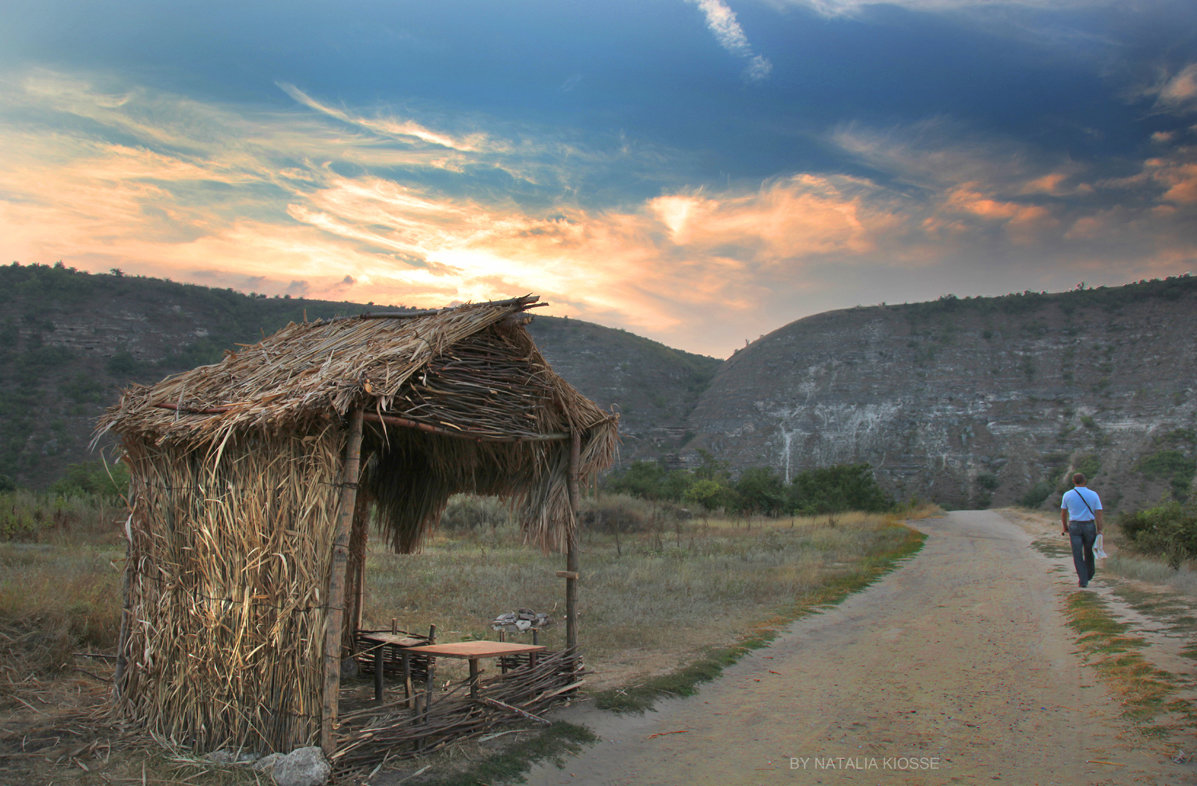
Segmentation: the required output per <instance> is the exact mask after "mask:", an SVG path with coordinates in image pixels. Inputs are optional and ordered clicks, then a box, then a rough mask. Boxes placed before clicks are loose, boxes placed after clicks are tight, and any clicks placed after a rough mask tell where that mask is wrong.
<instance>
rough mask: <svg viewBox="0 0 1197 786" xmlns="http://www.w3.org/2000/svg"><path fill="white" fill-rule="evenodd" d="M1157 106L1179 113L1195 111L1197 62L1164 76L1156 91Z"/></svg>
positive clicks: (1196, 102)
mask: <svg viewBox="0 0 1197 786" xmlns="http://www.w3.org/2000/svg"><path fill="white" fill-rule="evenodd" d="M1156 105H1157V107H1159V108H1161V109H1164V110H1167V111H1170V112H1176V113H1179V114H1192V113H1194V112H1197V63H1190V64H1189V65H1187V66H1185V67H1184V68H1182V69H1180V71H1178V72H1176V73H1175V74H1172V75H1170V76H1168V77H1166V78H1165V79H1164V80H1163V81H1162V83H1161V84H1160V85H1159V87H1158V89H1157V92H1156Z"/></svg>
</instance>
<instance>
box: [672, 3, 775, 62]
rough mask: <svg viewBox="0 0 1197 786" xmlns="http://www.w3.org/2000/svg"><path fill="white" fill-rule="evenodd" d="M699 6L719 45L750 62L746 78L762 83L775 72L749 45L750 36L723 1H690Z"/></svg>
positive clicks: (766, 60) (765, 59)
mask: <svg viewBox="0 0 1197 786" xmlns="http://www.w3.org/2000/svg"><path fill="white" fill-rule="evenodd" d="M688 2H690V3H693V4H694V5H696V6H698V8H699V9H700V10H701V11H702V13H703V15H704V16H705V17H706V20H707V28H708V29H710V31H711V32H712V33H713V34H714V36H715V40H716V41H718V42H719V45H720V46H721V47H723V48H724V49H726V50H727V51H728V52H730V53H731V54H733V55H735V56H736V57H740V58H743V59H745V60H747V61H748V67H747V68H746V69H745V71H744V76H745V77H746V78H748V79H750V80H752V81H754V82H755V81H760V80H762V79H764V78H766V77H767V76H769V74H770V73H771V72H772V71H773V64H772V63H771V62H769V60H768V59H767V58H765V57H764V56H762V55H758V54H756V53H755V52H754V51H753V49H752V45H751V44H749V43H748V36H746V35H745V34H744V29H743V28H742V27H740V23H739V22H738V21H736V14H735V12H734V11H732V10H731V9H730V8H728V6H727V4H726V3H724V2H723V0H688Z"/></svg>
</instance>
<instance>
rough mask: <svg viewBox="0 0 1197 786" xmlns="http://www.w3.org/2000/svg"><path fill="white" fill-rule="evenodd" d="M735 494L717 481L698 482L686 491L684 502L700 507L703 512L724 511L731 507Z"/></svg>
mask: <svg viewBox="0 0 1197 786" xmlns="http://www.w3.org/2000/svg"><path fill="white" fill-rule="evenodd" d="M734 499H735V493H734V492H733V491H732V490H731V489H729V488H728V487H727V486H724V485H723V484H722V483H719V482H718V481H715V480H709V479H707V480H698V481H695V482H694V485H693V486H691V487H690V488H688V489H686V493H685V495H684V496H683V497H682V501H683V502H688V503H691V504H694V505H699V506H700V507H702V509H703V510H722V509H724V508H727V507H729V506H730V504H731V502H732V501H733V500H734Z"/></svg>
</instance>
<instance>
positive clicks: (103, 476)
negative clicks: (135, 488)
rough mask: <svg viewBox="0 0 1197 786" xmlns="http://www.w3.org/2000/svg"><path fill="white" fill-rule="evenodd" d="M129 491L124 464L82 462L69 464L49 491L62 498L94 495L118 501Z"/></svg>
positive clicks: (127, 472) (127, 468) (126, 467)
mask: <svg viewBox="0 0 1197 786" xmlns="http://www.w3.org/2000/svg"><path fill="white" fill-rule="evenodd" d="M128 490H129V467H128V466H127V465H126V464H124V463H117V464H105V463H104V462H102V461H83V462H80V463H78V464H71V465H70V466H69V467H67V468H66V472H64V473H63V476H62V477H61V478H59V479H58V480H56V481H54V483H53V484H52V485H51V486H50V491H51V492H53V493H54V494H58V495H60V496H63V497H77V496H89V495H95V496H98V497H104V498H106V499H108V500H110V501H120V500H123V499H124V498H125V494H126V493H127V492H128Z"/></svg>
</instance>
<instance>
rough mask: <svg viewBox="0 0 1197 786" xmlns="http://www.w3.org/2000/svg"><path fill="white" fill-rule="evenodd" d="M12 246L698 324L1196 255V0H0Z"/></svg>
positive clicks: (1109, 280)
mask: <svg viewBox="0 0 1197 786" xmlns="http://www.w3.org/2000/svg"><path fill="white" fill-rule="evenodd" d="M4 6H5V10H4V12H3V14H2V16H0V252H2V255H3V261H4V263H7V262H10V261H17V262H21V263H26V264H31V263H46V264H48V263H53V262H56V261H59V260H61V261H63V262H64V263H65V264H66V265H68V266H71V267H75V268H79V269H81V270H87V271H92V272H107V271H108V270H110V269H112V268H119V269H121V270H123V271H124V272H125V273H129V274H141V275H146V276H155V277H164V278H170V279H174V280H177V281H186V282H193V283H199V284H206V285H211V286H217V287H232V288H234V289H237V290H241V291H245V292H258V293H265V294H268V295H276V294H277V295H283V294H290V295H292V296H294V297H300V296H302V297H314V298H326V299H334V300H352V301H356V302H374V303H376V304H380V305H381V304H396V305H407V306H419V307H430V306H442V305H448V304H450V303H454V302H461V301H470V300H473V301H477V300H489V299H495V298H505V297H511V296H516V295H523V294H525V293H529V292H532V293H537V294H540V295H541V296H542V298H543V299H545V300H547V301H548V302H549V303H551V304H552V306H551V308H550V309H546V310H545V312H544V313H551V314H557V315H569V316H571V317H576V318H580V319H585V320H590V321H594V322H598V323H600V324H604V325H608V326H612V327H621V328H626V329H627V330H630V331H632V332H635V333H638V334H641V335H645V336H649V337H651V338H654V339H657V340H660V341H663V342H665V343H667V344H669V345H671V346H675V347H679V348H682V349H687V350H691V351H694V352H701V353H704V354H709V355H715V356H719V357H724V356H727V355H728V354H729V353H731V352H732V351H733V350H735V349H737V348H739V347H743V346H744V344H745V342H746V341H750V340H755V339H756V338H758V337H759V336H760V335H762V334H764V333H768V332H769V331H771V330H774V329H776V328H778V327H781V326H782V325H784V324H786V323H788V322H791V321H793V320H795V319H798V318H801V317H803V316H807V315H810V314H814V313H818V312H821V311H827V310H831V309H836V308H844V307H850V306H855V305H874V304H879V303H882V302H888V303H900V302H913V301H921V300H933V299H935V298H937V297H940V296H941V295H944V294H947V293H952V294H955V295H957V296H960V297H964V296H971V295H999V294H1005V293H1008V292H1021V291H1024V290H1028V289H1029V290H1035V291H1039V290H1047V291H1059V290H1067V289H1072V288H1074V287H1076V286H1077V285H1078V284H1080V283H1081V282H1085V284H1086V285H1087V286H1096V285H1111V284H1122V283H1128V282H1131V281H1137V280H1139V279H1144V278H1162V277H1165V276H1170V275H1177V274H1183V273H1187V272H1191V271H1192V272H1197V2H1193V0H1176V2H1170V1H1168V0H1159V1H1157V0H1142V1H1139V0H1136V1H1135V2H1128V1H1127V0H1109V1H1108V2H1107V1H1104V0H1103V1H1094V0H1012V1H1011V2H1003V0H896V1H895V2H889V3H885V4H878V3H872V2H867V0H590V1H589V2H585V1H584V0H508V1H507V2H496V1H495V0H488V1H486V2H454V1H453V0H445V1H444V2H428V0H419V1H418V2H417V1H415V0H410V1H409V0H375V1H373V2H357V1H355V0H340V1H339V2H304V1H303V0H293V1H292V2H253V1H252V0H240V1H239V2H224V1H223V0H205V1H204V2H190V1H189V0H170V1H169V2H166V1H165V0H112V1H111V2H106V3H100V2H86V1H85V0H6V2H5V4H4Z"/></svg>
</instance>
